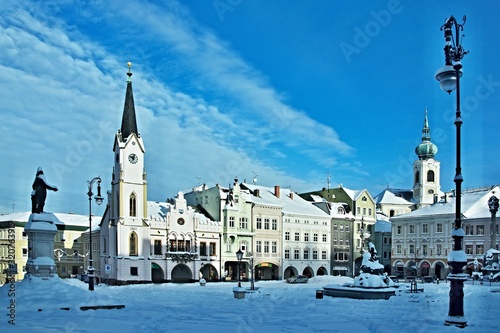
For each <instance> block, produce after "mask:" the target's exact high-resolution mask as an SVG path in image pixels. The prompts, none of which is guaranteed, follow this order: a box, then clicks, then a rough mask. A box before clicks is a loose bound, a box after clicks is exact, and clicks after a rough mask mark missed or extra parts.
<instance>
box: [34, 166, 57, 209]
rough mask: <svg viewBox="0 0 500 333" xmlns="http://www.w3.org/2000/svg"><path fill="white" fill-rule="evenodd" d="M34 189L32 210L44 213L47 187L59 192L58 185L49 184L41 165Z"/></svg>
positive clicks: (37, 172)
mask: <svg viewBox="0 0 500 333" xmlns="http://www.w3.org/2000/svg"><path fill="white" fill-rule="evenodd" d="M32 187H33V191H32V192H31V212H32V213H39V214H40V213H43V206H45V198H46V197H47V189H49V190H51V191H54V192H57V186H53V185H49V184H48V183H47V181H46V180H45V175H44V174H43V170H42V168H41V167H38V169H37V171H36V176H35V181H33V186H32Z"/></svg>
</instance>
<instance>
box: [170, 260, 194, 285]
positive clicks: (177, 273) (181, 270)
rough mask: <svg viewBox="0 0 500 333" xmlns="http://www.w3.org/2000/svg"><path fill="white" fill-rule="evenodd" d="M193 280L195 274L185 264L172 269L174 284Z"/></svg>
mask: <svg viewBox="0 0 500 333" xmlns="http://www.w3.org/2000/svg"><path fill="white" fill-rule="evenodd" d="M192 280H193V272H191V269H190V268H189V267H188V266H186V265H185V264H177V265H176V266H175V267H174V268H173V269H172V282H174V283H186V282H191V281H192Z"/></svg>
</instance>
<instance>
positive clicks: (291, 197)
mask: <svg viewBox="0 0 500 333" xmlns="http://www.w3.org/2000/svg"><path fill="white" fill-rule="evenodd" d="M290 199H292V200H293V192H292V191H290Z"/></svg>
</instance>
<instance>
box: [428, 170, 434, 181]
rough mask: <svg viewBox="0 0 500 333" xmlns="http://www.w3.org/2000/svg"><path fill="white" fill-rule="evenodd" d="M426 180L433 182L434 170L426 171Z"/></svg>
mask: <svg viewBox="0 0 500 333" xmlns="http://www.w3.org/2000/svg"><path fill="white" fill-rule="evenodd" d="M427 181H428V182H430V183H434V171H432V170H429V171H427Z"/></svg>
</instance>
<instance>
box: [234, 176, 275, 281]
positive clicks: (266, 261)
mask: <svg viewBox="0 0 500 333" xmlns="http://www.w3.org/2000/svg"><path fill="white" fill-rule="evenodd" d="M240 187H241V189H243V190H245V191H248V193H249V194H250V196H249V201H251V202H252V217H251V223H252V228H253V230H254V232H255V236H254V237H253V249H254V252H253V269H254V270H255V278H256V279H259V280H275V279H278V278H281V277H282V272H281V267H282V265H281V258H282V255H283V252H282V245H283V242H282V234H283V233H282V226H283V221H282V218H283V214H282V209H283V204H282V203H281V202H279V200H277V199H279V198H275V197H274V195H275V192H273V193H271V192H270V189H269V188H266V187H262V186H256V185H250V184H244V183H242V184H241V185H240ZM275 199H276V200H275ZM250 265H251V264H250ZM250 273H251V272H250Z"/></svg>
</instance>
